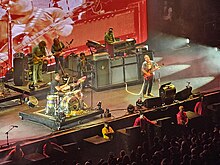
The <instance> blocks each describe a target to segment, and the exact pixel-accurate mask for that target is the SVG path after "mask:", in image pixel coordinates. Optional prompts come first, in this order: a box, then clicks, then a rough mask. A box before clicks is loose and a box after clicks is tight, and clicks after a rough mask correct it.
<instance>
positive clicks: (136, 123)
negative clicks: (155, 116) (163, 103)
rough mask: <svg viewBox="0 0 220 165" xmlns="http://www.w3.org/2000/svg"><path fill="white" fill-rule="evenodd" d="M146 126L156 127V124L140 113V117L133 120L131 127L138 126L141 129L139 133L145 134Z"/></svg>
mask: <svg viewBox="0 0 220 165" xmlns="http://www.w3.org/2000/svg"><path fill="white" fill-rule="evenodd" d="M148 124H153V125H156V124H157V122H155V121H151V120H149V119H148V118H147V117H145V116H144V114H143V113H142V112H140V116H139V117H137V118H136V119H135V121H134V125H133V126H134V127H135V126H140V127H141V132H142V133H146V132H147V125H148Z"/></svg>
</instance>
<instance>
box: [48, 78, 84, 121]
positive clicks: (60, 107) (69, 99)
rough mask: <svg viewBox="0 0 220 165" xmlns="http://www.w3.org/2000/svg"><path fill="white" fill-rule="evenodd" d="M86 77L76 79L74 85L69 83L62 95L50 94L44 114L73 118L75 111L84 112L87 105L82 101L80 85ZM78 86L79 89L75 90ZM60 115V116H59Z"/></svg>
mask: <svg viewBox="0 0 220 165" xmlns="http://www.w3.org/2000/svg"><path fill="white" fill-rule="evenodd" d="M85 80H86V76H83V77H81V78H80V79H78V81H77V82H76V83H71V84H69V85H67V87H66V88H65V89H64V90H62V93H55V94H50V95H48V96H47V105H46V114H47V115H51V116H57V117H58V118H59V116H65V117H70V116H75V115H76V114H79V113H76V112H77V111H78V112H79V111H80V110H85V109H86V108H87V105H86V104H85V103H84V101H83V93H82V83H83V82H84V81H85ZM78 85H80V88H79V89H75V87H76V86H78ZM61 114H62V115H61Z"/></svg>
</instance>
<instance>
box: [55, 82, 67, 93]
mask: <svg viewBox="0 0 220 165" xmlns="http://www.w3.org/2000/svg"><path fill="white" fill-rule="evenodd" d="M66 86H68V85H67V84H64V85H61V86H55V88H56V90H57V91H59V92H62V90H63V89H64V88H65V87H66Z"/></svg>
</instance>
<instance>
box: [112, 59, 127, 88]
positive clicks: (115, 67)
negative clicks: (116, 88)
mask: <svg viewBox="0 0 220 165" xmlns="http://www.w3.org/2000/svg"><path fill="white" fill-rule="evenodd" d="M110 65H111V75H110V77H111V84H112V85H114V84H120V83H124V73H123V72H124V71H123V58H118V59H111V60H110Z"/></svg>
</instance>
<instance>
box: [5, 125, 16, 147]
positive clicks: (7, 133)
mask: <svg viewBox="0 0 220 165" xmlns="http://www.w3.org/2000/svg"><path fill="white" fill-rule="evenodd" d="M14 128H15V127H14V126H12V127H11V128H10V129H9V130H8V131H7V132H5V134H6V135H7V144H6V145H7V147H8V146H9V142H8V135H9V132H10V131H11V130H13V129H14Z"/></svg>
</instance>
